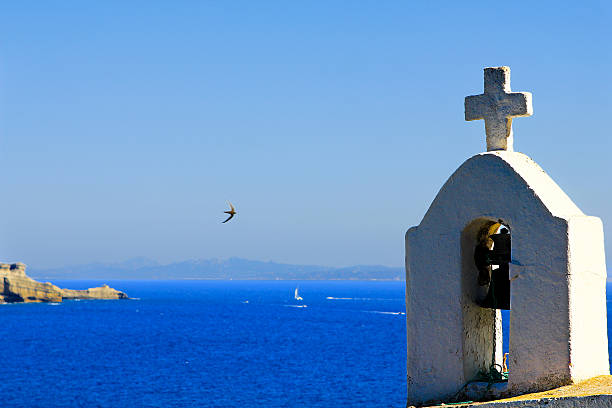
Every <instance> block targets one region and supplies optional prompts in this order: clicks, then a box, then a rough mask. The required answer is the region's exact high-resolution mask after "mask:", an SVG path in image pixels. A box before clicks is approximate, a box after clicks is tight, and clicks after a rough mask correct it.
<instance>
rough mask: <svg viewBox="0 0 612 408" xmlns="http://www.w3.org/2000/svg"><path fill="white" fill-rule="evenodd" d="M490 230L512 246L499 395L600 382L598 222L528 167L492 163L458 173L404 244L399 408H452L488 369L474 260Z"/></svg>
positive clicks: (494, 156)
mask: <svg viewBox="0 0 612 408" xmlns="http://www.w3.org/2000/svg"><path fill="white" fill-rule="evenodd" d="M498 220H502V221H503V223H504V224H505V225H508V226H509V228H510V232H511V236H512V264H511V265H510V276H511V279H513V280H512V283H511V313H510V314H511V317H510V363H509V364H510V376H509V382H508V391H509V393H510V394H519V393H524V392H528V391H541V390H545V389H550V388H554V387H557V386H560V385H565V384H569V383H571V382H575V381H578V380H582V379H585V378H588V377H593V376H596V375H600V374H608V373H609V368H608V351H607V334H606V309H605V306H606V305H605V280H606V269H605V259H604V250H603V229H602V224H601V221H600V220H599V219H598V218H596V217H589V216H586V215H585V214H584V213H583V212H582V211H580V209H579V208H578V207H577V206H576V205H575V204H574V203H573V202H572V201H571V199H570V198H569V197H568V196H567V195H566V194H565V193H564V192H563V191H562V190H561V188H559V186H558V185H557V184H556V183H555V182H554V181H553V180H552V179H551V178H550V177H549V176H548V175H547V174H546V173H545V172H544V171H543V170H542V169H541V168H540V167H539V166H538V165H537V164H536V163H535V162H534V161H533V160H531V159H530V158H529V157H527V156H526V155H524V154H522V153H518V152H511V151H493V152H487V153H481V154H478V155H476V156H474V157H472V158H470V159H469V160H467V161H466V162H465V163H464V164H463V165H461V167H459V169H458V170H457V171H456V172H455V173H454V174H453V175H452V176H451V177H450V178H449V180H448V181H447V182H446V183H445V185H444V186H443V187H442V189H441V190H440V192H439V193H438V195H437V197H436V198H435V200H434V201H433V203H432V205H431V207H430V208H429V210H428V211H427V214H426V215H425V217H424V218H423V220H422V222H421V223H420V224H419V226H418V227H413V228H410V229H409V230H408V232H407V233H406V318H407V338H408V360H407V363H408V365H407V366H408V402H409V405H410V404H415V405H416V404H421V403H423V402H426V401H431V400H445V399H449V398H452V397H453V396H454V395H455V394H456V393H457V392H458V391H459V390H460V389H461V388H462V387H463V386H464V385H465V384H466V383H467V382H468V381H470V380H472V379H473V378H474V376H476V374H477V373H478V371H480V370H487V369H488V368H489V365H490V364H491V363H492V361H493V353H494V343H496V342H497V344H499V330H500V329H499V311H495V310H491V309H484V308H481V307H480V306H478V305H477V304H476V303H475V301H476V299H477V298H479V297H482V295H483V294H482V287H479V286H478V283H477V274H478V272H477V270H476V267H475V265H474V262H473V250H474V246H475V244H476V233H477V231H478V230H479V229H480V228H481V226H482V225H485V224H486V223H491V222H497V221H498ZM496 321H497V324H496ZM496 327H497V329H496ZM496 361H498V362H499V348H498V349H497V356H496Z"/></svg>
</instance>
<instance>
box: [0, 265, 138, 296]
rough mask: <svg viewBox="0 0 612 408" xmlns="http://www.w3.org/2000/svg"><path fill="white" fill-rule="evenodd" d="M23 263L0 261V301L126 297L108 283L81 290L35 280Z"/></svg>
mask: <svg viewBox="0 0 612 408" xmlns="http://www.w3.org/2000/svg"><path fill="white" fill-rule="evenodd" d="M25 270H26V266H25V264H23V263H21V262H18V263H14V264H7V263H0V279H1V280H0V303H34V302H61V301H62V300H64V299H128V296H127V295H126V294H125V293H123V292H120V291H118V290H115V289H113V288H111V287H109V286H108V285H102V286H100V287H98V288H90V289H83V290H74V289H62V288H60V287H58V286H55V285H53V284H52V283H49V282H45V283H41V282H37V281H35V280H34V279H32V278H30V277H29V276H27V275H26V273H25Z"/></svg>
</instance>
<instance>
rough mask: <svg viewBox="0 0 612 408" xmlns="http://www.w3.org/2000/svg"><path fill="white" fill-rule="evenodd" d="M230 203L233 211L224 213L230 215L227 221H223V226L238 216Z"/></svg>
mask: <svg viewBox="0 0 612 408" xmlns="http://www.w3.org/2000/svg"><path fill="white" fill-rule="evenodd" d="M228 203H229V205H230V208H231V209H230V210H229V211H223V212H224V213H225V214H229V217H228V218H227V220H225V221H223V222H222V223H221V224H225V223H226V222H228V221H229V220H231V219H232V218H234V215H236V210H235V209H234V206H233V205H232V203H230V202H229V201H228Z"/></svg>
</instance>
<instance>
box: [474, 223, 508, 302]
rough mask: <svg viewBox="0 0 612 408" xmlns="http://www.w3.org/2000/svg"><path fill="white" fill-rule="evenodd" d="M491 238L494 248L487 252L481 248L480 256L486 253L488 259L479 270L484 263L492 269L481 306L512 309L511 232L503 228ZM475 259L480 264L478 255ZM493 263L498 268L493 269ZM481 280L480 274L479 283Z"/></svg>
mask: <svg viewBox="0 0 612 408" xmlns="http://www.w3.org/2000/svg"><path fill="white" fill-rule="evenodd" d="M489 238H491V239H492V240H493V249H492V250H488V251H487V253H486V254H483V251H482V249H480V252H479V257H480V258H482V257H483V255H484V256H486V260H484V262H483V261H480V263H481V265H479V270H481V269H482V264H483V263H484V264H486V265H487V266H488V270H489V271H491V278H490V283H489V291H488V293H487V296H486V297H485V298H484V300H483V301H482V302H480V303H479V304H480V306H481V307H486V308H490V309H505V310H510V261H511V256H510V255H511V242H510V234H508V230H507V229H506V228H502V229H501V231H500V233H499V234H494V235H490V236H489ZM477 253H478V251H477ZM475 255H476V253H475ZM475 261H476V262H477V266H478V263H479V261H478V260H477V259H476V256H475ZM491 265H497V266H498V268H496V269H492V268H491ZM481 281H482V279H481V277H480V276H479V283H481Z"/></svg>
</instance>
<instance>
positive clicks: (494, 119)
mask: <svg viewBox="0 0 612 408" xmlns="http://www.w3.org/2000/svg"><path fill="white" fill-rule="evenodd" d="M531 115H533V106H532V105H531V93H530V92H511V91H510V67H494V68H485V69H484V93H483V94H480V95H472V96H467V97H466V98H465V120H479V119H484V121H485V130H486V133H487V151H491V150H510V151H512V150H513V148H512V145H513V141H514V140H513V139H514V138H513V135H512V118H516V117H520V116H531Z"/></svg>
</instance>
